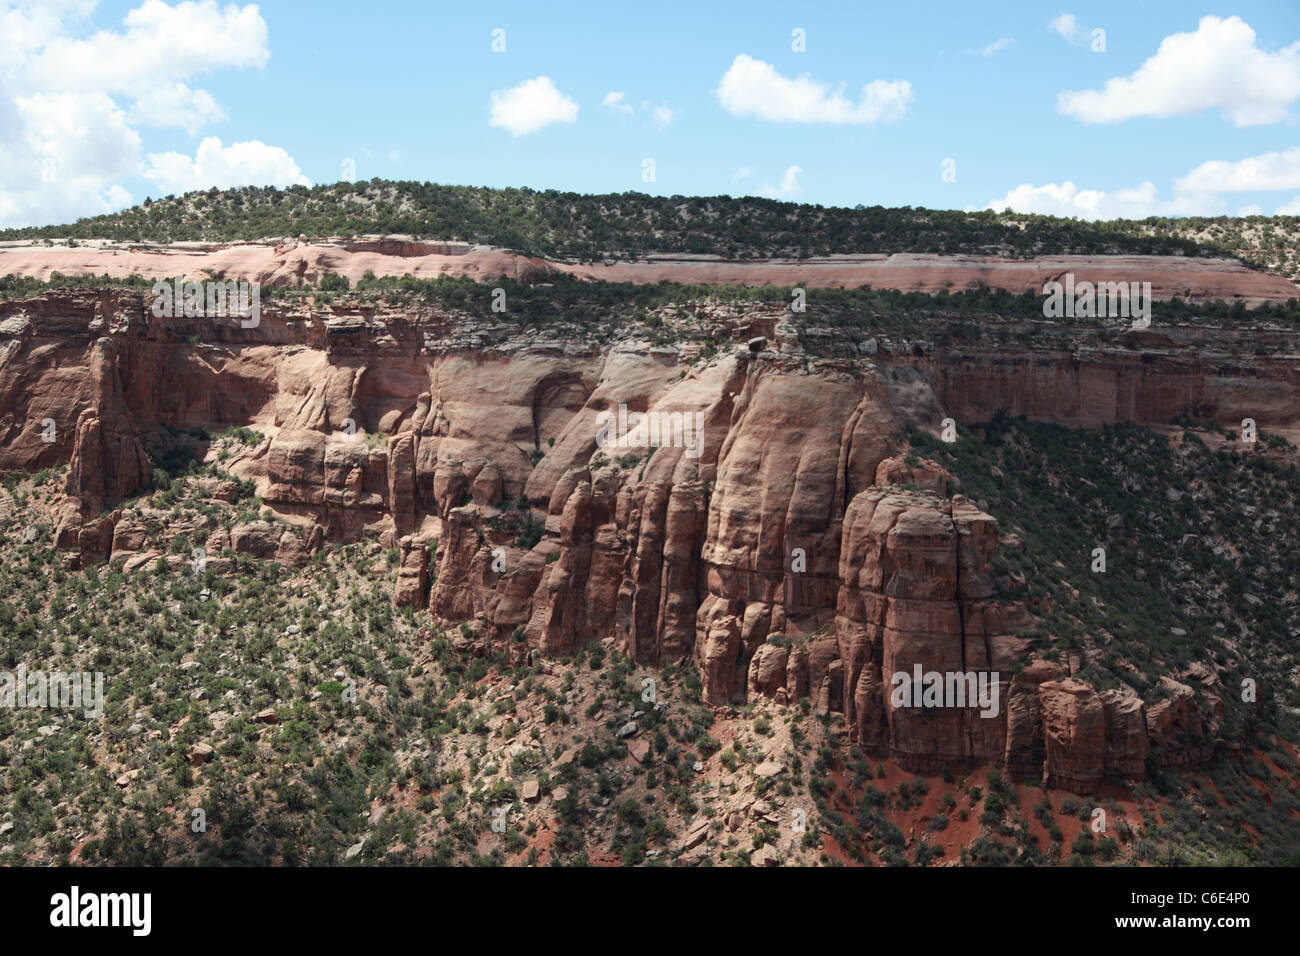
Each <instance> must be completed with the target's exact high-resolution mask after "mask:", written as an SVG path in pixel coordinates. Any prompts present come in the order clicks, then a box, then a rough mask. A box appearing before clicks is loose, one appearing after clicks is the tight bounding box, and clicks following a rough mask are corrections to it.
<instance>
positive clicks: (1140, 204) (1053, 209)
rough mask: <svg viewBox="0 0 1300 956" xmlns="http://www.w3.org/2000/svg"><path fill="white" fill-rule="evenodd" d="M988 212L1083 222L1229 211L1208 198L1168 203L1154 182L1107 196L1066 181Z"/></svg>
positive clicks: (1029, 188)
mask: <svg viewBox="0 0 1300 956" xmlns="http://www.w3.org/2000/svg"><path fill="white" fill-rule="evenodd" d="M985 208H987V209H995V210H997V211H999V212H1000V211H1002V210H1003V209H1012V210H1014V211H1015V212H1026V213H1038V214H1040V215H1046V216H1064V217H1067V218H1070V217H1077V218H1079V219H1145V218H1146V217H1147V216H1192V215H1204V216H1214V215H1222V214H1223V212H1224V208H1225V207H1224V204H1223V202H1222V201H1221V200H1219V199H1216V198H1215V197H1213V196H1207V195H1204V194H1180V195H1177V196H1175V197H1174V198H1173V199H1172V200H1170V201H1168V202H1164V201H1161V200H1160V199H1159V197H1158V194H1157V190H1156V187H1155V185H1154V184H1153V183H1150V182H1144V183H1142V184H1140V185H1138V186H1134V187H1133V188H1131V189H1119V190H1115V191H1114V192H1106V191H1105V190H1101V189H1079V188H1078V187H1077V186H1076V185H1075V184H1074V183H1072V182H1069V181H1066V182H1063V183H1048V184H1046V185H1044V186H1034V185H1031V184H1029V183H1023V184H1021V185H1019V186H1017V187H1016V188H1015V189H1012V190H1010V191H1009V192H1008V193H1007V194H1006V195H1005V196H1003V197H1002V198H1001V199H994V200H992V201H990V202H989V204H988V205H987V206H986V207H985Z"/></svg>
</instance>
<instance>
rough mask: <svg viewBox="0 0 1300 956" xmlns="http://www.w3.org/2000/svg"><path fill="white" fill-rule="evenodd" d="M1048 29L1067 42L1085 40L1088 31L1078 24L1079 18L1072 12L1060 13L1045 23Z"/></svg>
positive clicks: (1081, 41) (1078, 42) (1077, 42)
mask: <svg viewBox="0 0 1300 956" xmlns="http://www.w3.org/2000/svg"><path fill="white" fill-rule="evenodd" d="M1047 28H1048V29H1049V30H1054V31H1055V32H1056V34H1057V35H1058V36H1059V37H1060V38H1061V39H1062V40H1066V41H1067V42H1069V43H1075V44H1081V43H1084V42H1086V41H1087V39H1088V31H1087V30H1085V29H1084V28H1083V27H1081V26H1079V20H1078V18H1077V17H1075V15H1074V14H1073V13H1062V14H1061V15H1060V16H1058V17H1057V18H1056V19H1055V20H1053V21H1052V22H1051V23H1049V24H1048V25H1047Z"/></svg>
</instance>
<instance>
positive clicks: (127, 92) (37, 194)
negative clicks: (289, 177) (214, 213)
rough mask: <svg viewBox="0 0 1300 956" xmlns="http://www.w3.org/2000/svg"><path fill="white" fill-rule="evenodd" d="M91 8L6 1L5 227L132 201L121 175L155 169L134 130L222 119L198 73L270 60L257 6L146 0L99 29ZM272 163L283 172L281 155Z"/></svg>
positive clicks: (1, 42) (1, 130) (0, 9)
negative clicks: (93, 26) (91, 21)
mask: <svg viewBox="0 0 1300 956" xmlns="http://www.w3.org/2000/svg"><path fill="white" fill-rule="evenodd" d="M95 8H96V3H95V0H39V2H36V0H10V2H5V0H0V226H22V225H31V224H39V223H51V222H66V221H68V220H71V219H75V218H78V217H80V216H86V215H94V214H97V213H102V212H108V211H111V210H113V209H117V208H121V207H122V206H124V205H127V204H129V203H130V202H131V196H130V194H129V193H128V191H127V190H126V188H125V187H124V186H123V185H122V183H123V182H124V181H126V180H129V179H132V178H134V177H136V176H141V175H144V174H145V171H146V170H148V171H149V172H156V171H157V170H158V167H155V166H153V165H145V164H144V163H142V161H141V151H142V140H141V136H140V133H139V129H140V128H141V127H146V126H151V127H170V128H179V129H183V130H185V131H186V132H188V133H189V134H190V135H197V134H198V132H199V130H200V129H201V128H202V127H203V126H205V125H207V124H210V123H215V122H220V121H223V120H225V119H226V118H227V116H226V113H225V111H224V110H223V109H222V108H221V106H220V104H219V103H218V102H217V101H216V99H215V98H214V97H213V96H212V95H211V94H210V93H209V92H207V91H206V90H204V89H201V88H196V87H194V86H193V85H192V83H193V80H194V78H195V77H196V76H199V75H201V74H206V73H209V72H211V71H214V70H220V69H244V68H256V67H261V66H263V65H265V64H266V62H267V61H268V59H269V57H270V51H269V47H268V44H267V27H266V22H265V21H264V20H263V19H262V16H261V14H260V13H259V11H258V7H257V6H256V4H247V5H245V6H238V5H236V4H233V3H228V4H226V5H225V6H221V7H219V6H218V5H217V3H216V0H184V2H180V3H176V4H175V5H168V4H167V3H164V2H162V0H144V2H142V3H141V4H140V5H139V6H137V7H135V8H134V9H132V10H130V11H129V12H127V14H126V15H125V17H124V18H123V19H122V21H121V23H120V25H119V27H118V28H116V29H101V30H97V31H93V32H92V31H91V30H89V29H88V28H87V23H86V20H87V18H88V17H89V16H90V15H91V14H92V13H93V12H94V11H95ZM265 148H266V149H268V150H269V149H271V147H265ZM279 152H280V153H283V151H282V150H281V151H279ZM163 155H172V156H175V155H179V154H163ZM182 158H184V157H182ZM286 158H287V154H286ZM150 159H151V161H152V160H153V159H154V157H151V158H150ZM190 162H191V164H192V166H193V167H194V169H198V170H202V169H204V168H206V167H204V166H203V165H197V164H195V161H193V160H192V161H190ZM163 163H164V166H166V167H167V168H173V167H176V168H178V167H177V166H176V163H175V162H174V161H172V160H164V161H163ZM271 165H272V166H273V167H275V172H276V174H277V175H278V173H279V171H280V167H281V166H282V165H283V164H282V163H273V164H271ZM289 165H291V166H293V169H294V170H295V171H296V170H297V167H296V165H293V162H292V160H291V159H290V160H289ZM244 166H245V168H248V169H250V170H256V169H258V168H260V165H259V164H258V163H253V164H251V165H249V164H248V163H247V162H245V163H244ZM296 175H297V177H298V179H299V180H300V179H301V173H296ZM176 178H178V179H179V176H177V177H176ZM270 181H271V180H267V181H266V182H270ZM295 181H297V180H295ZM191 182H192V186H191V188H199V187H207V186H210V185H224V184H225V183H224V181H223V182H217V181H213V182H207V181H201V182H197V181H192V180H191ZM245 182H247V183H256V184H258V185H261V184H262V182H260V181H258V180H256V179H251V180H245ZM240 184H241V185H242V184H243V183H240Z"/></svg>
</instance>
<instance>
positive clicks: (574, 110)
mask: <svg viewBox="0 0 1300 956" xmlns="http://www.w3.org/2000/svg"><path fill="white" fill-rule="evenodd" d="M606 99H608V96H607V97H606ZM489 110H490V117H489V119H488V123H489V124H490V125H492V126H499V127H501V128H502V129H504V130H508V131H509V132H510V134H511V135H512V136H523V135H524V134H526V133H535V132H537V131H538V130H539V129H541V128H542V127H544V126H549V125H550V124H551V123H572V122H574V121H575V120H577V118H578V104H577V103H575V102H574V101H573V100H571V99H569V97H567V96H565V95H564V94H563V93H561V92H560V91H559V90H558V89H556V88H555V84H554V83H552V82H551V78H550V77H549V76H538V77H534V78H533V79H531V80H524V82H522V83H520V84H519V85H518V86H512V87H510V88H509V89H506V90H495V91H494V92H493V93H492V98H491V102H490V104H489Z"/></svg>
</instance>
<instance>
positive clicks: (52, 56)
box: [26, 0, 271, 96]
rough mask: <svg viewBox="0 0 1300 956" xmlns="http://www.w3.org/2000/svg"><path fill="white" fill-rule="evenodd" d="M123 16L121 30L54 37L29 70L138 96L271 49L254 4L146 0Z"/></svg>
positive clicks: (48, 84) (42, 80)
mask: <svg viewBox="0 0 1300 956" xmlns="http://www.w3.org/2000/svg"><path fill="white" fill-rule="evenodd" d="M123 23H124V24H125V25H126V30H125V32H123V33H113V32H110V31H108V30H101V31H100V32H98V33H96V34H95V35H94V36H92V37H91V38H90V39H88V40H83V39H74V38H72V37H68V36H56V37H54V38H52V39H50V40H49V41H48V42H47V43H46V44H45V47H44V49H42V50H41V51H40V53H38V54H36V55H35V56H34V57H32V58H31V60H30V61H29V62H28V64H27V67H26V74H27V76H28V77H29V78H30V79H31V80H32V81H33V82H34V83H36V84H38V85H40V86H42V87H43V88H46V89H51V88H52V89H68V90H74V89H76V90H83V91H91V90H103V91H104V92H106V93H110V94H112V93H121V94H126V95H129V96H141V95H143V94H145V93H147V92H149V91H150V90H154V89H157V88H158V87H160V86H163V87H165V86H170V85H172V84H173V83H176V82H177V81H180V80H184V79H188V78H189V77H192V76H194V75H195V74H198V73H205V72H208V71H211V70H216V69H222V68H231V67H233V68H244V67H252V66H256V67H261V66H265V65H266V62H267V60H269V59H270V56H271V53H270V50H269V49H268V47H267V29H266V21H265V20H263V19H262V15H261V13H260V12H259V11H258V8H257V5H256V4H249V5H247V6H244V7H236V6H235V5H234V4H227V5H226V6H225V7H224V8H218V7H217V4H216V0H201V2H193V0H185V2H182V3H178V4H176V5H175V6H174V7H170V6H168V5H167V4H165V3H163V2H162V0H144V3H143V4H141V5H140V6H139V7H137V8H136V9H134V10H132V11H130V12H129V13H128V14H127V15H126V18H125V19H124V20H123Z"/></svg>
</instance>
